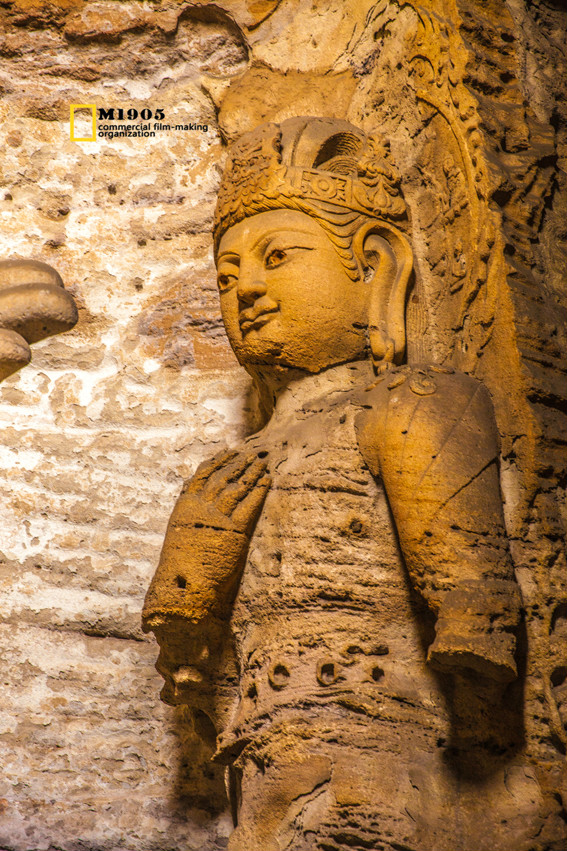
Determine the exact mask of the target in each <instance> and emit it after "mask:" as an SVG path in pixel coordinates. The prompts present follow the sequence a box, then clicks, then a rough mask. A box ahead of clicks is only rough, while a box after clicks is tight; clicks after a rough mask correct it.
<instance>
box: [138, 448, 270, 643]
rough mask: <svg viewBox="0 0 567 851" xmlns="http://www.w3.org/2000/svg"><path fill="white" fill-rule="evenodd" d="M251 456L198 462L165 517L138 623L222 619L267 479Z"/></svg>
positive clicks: (224, 456)
mask: <svg viewBox="0 0 567 851" xmlns="http://www.w3.org/2000/svg"><path fill="white" fill-rule="evenodd" d="M266 467H267V464H266V462H265V461H264V460H263V458H260V457H258V456H257V455H255V454H254V455H246V456H243V455H238V454H237V453H236V452H225V453H223V454H222V455H219V456H217V457H216V458H214V459H213V460H212V461H208V462H206V463H205V464H202V465H201V466H200V467H199V469H198V470H197V472H196V473H195V475H194V477H193V478H192V479H191V480H190V481H189V482H188V483H186V485H185V486H184V488H183V490H182V492H181V495H180V497H179V499H178V501H177V504H176V506H175V508H174V510H173V514H172V515H171V519H170V521H169V527H168V530H167V535H166V539H165V543H164V546H163V550H162V554H161V559H160V564H159V566H158V569H157V571H156V575H155V577H154V579H153V582H152V584H151V586H150V589H149V591H148V595H147V597H146V603H145V606H144V614H143V617H144V622H145V625H146V627H147V628H148V629H151V628H152V621H153V620H154V619H155V618H156V617H158V618H160V619H163V617H165V618H168V617H171V616H172V615H173V616H181V617H183V618H186V619H187V620H189V621H192V622H194V623H195V622H199V621H201V620H202V619H203V618H206V617H209V616H216V617H226V616H227V615H228V613H229V610H230V605H231V603H232V600H233V597H234V594H235V592H236V588H237V586H238V582H239V579H240V574H241V571H242V568H243V567H244V562H245V559H246V552H247V549H248V544H249V541H250V536H251V534H252V531H253V529H254V526H255V524H256V521H257V519H258V516H259V514H260V511H261V508H262V505H263V502H264V499H265V497H266V493H267V491H268V489H269V487H270V483H271V480H270V478H269V476H267V475H266Z"/></svg>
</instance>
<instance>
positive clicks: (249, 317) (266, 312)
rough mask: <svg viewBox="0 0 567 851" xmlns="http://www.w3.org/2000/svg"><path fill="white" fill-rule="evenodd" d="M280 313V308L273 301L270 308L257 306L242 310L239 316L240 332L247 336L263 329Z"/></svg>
mask: <svg viewBox="0 0 567 851" xmlns="http://www.w3.org/2000/svg"><path fill="white" fill-rule="evenodd" d="M278 312H279V306H278V304H276V302H275V301H272V302H271V304H270V305H269V306H268V305H261V304H256V305H253V306H252V307H248V308H246V310H241V311H240V313H239V314H238V324H239V325H240V330H241V331H242V333H243V334H246V333H247V332H248V331H251V330H252V329H257V328H262V326H263V325H266V323H267V322H269V321H270V319H272V317H273V316H274V314H276V313H278Z"/></svg>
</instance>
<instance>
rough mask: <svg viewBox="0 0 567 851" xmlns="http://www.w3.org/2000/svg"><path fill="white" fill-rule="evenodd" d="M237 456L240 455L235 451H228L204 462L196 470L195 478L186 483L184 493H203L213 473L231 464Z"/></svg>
mask: <svg viewBox="0 0 567 851" xmlns="http://www.w3.org/2000/svg"><path fill="white" fill-rule="evenodd" d="M237 455H238V453H237V452H236V451H235V450H234V449H227V450H226V451H225V452H221V453H220V455H215V457H214V458H211V459H210V460H209V461H203V463H202V464H199V466H198V467H197V469H196V470H195V474H194V475H193V477H192V478H191V479H189V480H188V481H187V482H185V484H184V486H183V491H182V493H199V492H200V491H202V490H203V487H204V486H205V485H206V483H207V482H208V480H209V478H210V477H211V476H212V475H213V473H216V471H217V470H220V469H221V467H224V466H225V465H226V464H228V463H230V461H232V459H233V458H236V456H237Z"/></svg>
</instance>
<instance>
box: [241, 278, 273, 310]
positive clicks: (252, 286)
mask: <svg viewBox="0 0 567 851" xmlns="http://www.w3.org/2000/svg"><path fill="white" fill-rule="evenodd" d="M266 292H267V287H266V284H265V282H264V281H263V280H262V279H261V278H257V277H253V276H250V277H244V276H242V275H241V277H240V278H239V280H238V298H239V299H240V301H242V302H244V303H245V304H252V303H253V302H254V301H256V299H257V298H260V296H263V295H265V294H266Z"/></svg>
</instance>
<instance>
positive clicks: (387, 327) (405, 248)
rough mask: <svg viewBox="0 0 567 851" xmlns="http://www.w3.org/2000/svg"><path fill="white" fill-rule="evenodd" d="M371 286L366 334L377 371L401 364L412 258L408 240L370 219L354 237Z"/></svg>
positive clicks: (354, 243)
mask: <svg viewBox="0 0 567 851" xmlns="http://www.w3.org/2000/svg"><path fill="white" fill-rule="evenodd" d="M353 250H354V252H355V255H356V256H357V257H358V258H360V261H361V262H362V265H363V268H364V271H365V275H364V277H365V280H368V281H369V285H370V287H371V290H372V291H371V295H370V304H369V312H368V337H369V342H370V349H371V352H372V362H373V364H374V368H375V369H376V371H377V372H381V371H383V370H384V369H387V368H388V365H389V364H392V363H400V361H401V360H402V359H403V357H404V353H405V349H406V326H405V303H406V292H407V287H408V282H409V278H410V275H411V271H412V268H413V258H412V252H411V248H410V245H409V242H408V241H407V239H406V238H405V236H404V235H403V234H402V233H401V231H399V230H398V229H397V228H395V227H392V225H389V224H386V222H379V221H377V222H369V223H368V224H367V225H365V226H363V227H362V228H361V229H360V230H359V231H358V233H357V234H356V236H355V238H354V240H353Z"/></svg>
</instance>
